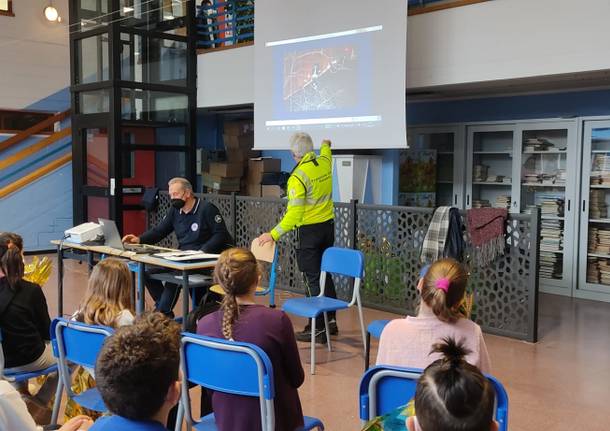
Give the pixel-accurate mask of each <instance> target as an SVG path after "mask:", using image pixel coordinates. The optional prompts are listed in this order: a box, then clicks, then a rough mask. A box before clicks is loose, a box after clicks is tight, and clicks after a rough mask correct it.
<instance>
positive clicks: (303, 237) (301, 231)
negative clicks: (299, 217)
mask: <svg viewBox="0 0 610 431" xmlns="http://www.w3.org/2000/svg"><path fill="white" fill-rule="evenodd" d="M334 244H335V222H334V220H328V221H325V222H323V223H316V224H310V225H305V226H301V227H299V228H298V229H297V265H298V267H299V271H301V272H302V273H303V276H304V279H305V286H306V288H305V293H306V295H307V296H316V295H318V294H320V266H321V264H322V254H324V251H325V250H326V249H327V248H329V247H332V246H333V245H334ZM324 295H325V296H327V297H329V298H336V297H337V291H336V290H335V284H334V283H333V279H332V276H331V275H330V274H327V275H326V283H325V286H324ZM328 315H329V319H334V318H335V313H334V312H330V313H328ZM323 327H324V316H320V317H318V319H317V320H316V328H323Z"/></svg>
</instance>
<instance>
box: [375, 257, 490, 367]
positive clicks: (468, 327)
mask: <svg viewBox="0 0 610 431" xmlns="http://www.w3.org/2000/svg"><path fill="white" fill-rule="evenodd" d="M420 275H421V278H420V279H419V282H418V284H417V290H418V291H419V293H420V297H421V301H420V305H419V310H418V314H417V316H416V317H412V316H407V317H406V318H404V319H396V320H393V321H391V322H390V323H388V325H387V326H386V327H385V328H384V330H383V332H382V334H381V339H380V340H379V353H378V354H377V364H378V365H396V366H402V367H413V368H426V367H427V366H428V365H429V364H430V363H432V362H433V361H434V360H436V359H438V358H439V357H440V355H439V352H432V353H431V352H430V347H431V346H432V345H433V344H435V343H437V342H439V341H440V340H441V339H442V338H445V337H453V338H455V339H463V340H464V343H465V346H466V347H467V350H468V354H467V355H466V360H467V361H468V362H469V363H471V364H473V365H475V366H477V367H478V368H479V369H481V371H483V372H484V373H489V372H490V363H489V355H488V353H487V347H486V346H485V340H484V339H483V333H482V331H481V328H480V327H479V325H477V324H476V323H474V322H473V321H471V320H469V319H467V318H465V317H463V316H462V315H461V314H460V312H459V309H460V305H461V304H462V301H463V299H464V294H465V292H466V284H467V283H468V274H467V273H466V271H465V269H464V267H463V266H462V265H461V264H460V263H459V262H458V261H456V260H455V259H450V258H447V259H440V260H437V261H436V262H434V263H433V264H432V265H430V266H429V267H427V268H425V269H424V270H423V271H422V273H421V274H420Z"/></svg>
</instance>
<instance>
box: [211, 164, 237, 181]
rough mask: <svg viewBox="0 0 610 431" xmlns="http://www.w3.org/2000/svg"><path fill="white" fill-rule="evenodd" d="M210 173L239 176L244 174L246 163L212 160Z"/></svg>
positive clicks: (218, 175) (217, 175) (231, 176)
mask: <svg viewBox="0 0 610 431" xmlns="http://www.w3.org/2000/svg"><path fill="white" fill-rule="evenodd" d="M208 173H209V174H210V175H212V176H216V177H230V178H238V177H241V176H242V175H243V174H244V164H243V163H241V162H211V163H210V168H209V169H208Z"/></svg>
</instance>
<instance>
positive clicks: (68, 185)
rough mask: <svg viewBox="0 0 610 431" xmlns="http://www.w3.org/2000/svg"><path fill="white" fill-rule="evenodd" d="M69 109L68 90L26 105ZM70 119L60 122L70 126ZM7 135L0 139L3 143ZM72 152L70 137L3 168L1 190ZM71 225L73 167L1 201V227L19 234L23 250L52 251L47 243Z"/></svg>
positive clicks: (30, 141)
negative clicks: (23, 245)
mask: <svg viewBox="0 0 610 431" xmlns="http://www.w3.org/2000/svg"><path fill="white" fill-rule="evenodd" d="M69 108H70V91H69V89H68V88H66V89H63V90H60V91H58V92H57V93H54V94H51V95H50V96H48V97H45V98H44V99H41V100H39V101H38V102H36V103H33V104H31V105H30V106H27V107H26V108H25V109H28V110H39V111H50V112H63V111H65V110H67V109H69ZM69 126H70V120H69V119H67V120H65V121H63V122H62V128H64V127H69ZM6 138H8V136H3V137H0V140H4V139H6ZM40 139H41V138H40V137H32V138H30V139H27V140H26V141H25V142H22V143H20V144H19V145H17V146H16V147H14V148H11V149H9V150H7V151H5V152H3V153H2V156H1V157H2V158H5V157H7V156H8V155H9V154H13V153H15V152H17V151H20V150H22V149H24V148H27V147H28V146H30V145H32V144H33V143H35V142H37V141H39V140H40ZM69 152H71V137H66V138H64V139H61V140H60V141H58V142H56V143H54V144H53V145H51V146H50V147H49V148H46V149H45V150H43V151H40V152H38V153H36V154H35V155H34V156H32V157H29V158H28V159H27V160H25V161H23V162H20V163H19V164H18V165H15V166H12V167H10V168H8V169H5V170H3V171H2V173H1V174H0V187H1V186H3V185H6V184H8V183H10V182H13V181H15V180H16V179H18V178H20V177H22V176H23V175H26V174H27V173H28V172H31V171H33V170H35V169H36V168H39V167H41V166H44V165H46V164H47V163H49V162H50V161H51V160H54V159H56V158H57V157H59V156H61V155H63V154H66V153H69ZM71 226H72V164H67V165H65V166H62V167H61V168H59V169H57V170H55V171H53V172H51V173H49V174H48V175H45V176H44V177H42V178H40V179H39V180H37V181H35V182H34V183H32V184H29V185H27V186H26V187H24V188H22V189H21V190H18V191H17V192H15V193H13V194H11V195H9V196H7V197H5V198H4V199H0V228H1V229H2V230H6V231H12V232H17V233H19V234H20V235H21V236H22V237H23V239H24V243H25V249H26V251H33V250H44V249H50V248H52V247H51V245H50V244H49V241H50V240H52V239H60V238H61V237H62V236H63V232H64V231H65V230H66V229H68V228H69V227H71Z"/></svg>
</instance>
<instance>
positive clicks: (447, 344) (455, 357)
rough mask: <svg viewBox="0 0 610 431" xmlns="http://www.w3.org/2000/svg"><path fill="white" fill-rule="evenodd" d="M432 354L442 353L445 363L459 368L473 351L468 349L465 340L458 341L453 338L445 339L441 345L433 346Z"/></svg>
mask: <svg viewBox="0 0 610 431" xmlns="http://www.w3.org/2000/svg"><path fill="white" fill-rule="evenodd" d="M430 353H440V354H442V355H443V360H444V361H446V362H449V363H451V365H453V366H457V365H459V364H460V363H461V362H462V361H464V357H465V356H466V355H468V354H469V353H471V350H469V349H467V348H466V346H465V345H464V340H463V339H461V340H459V341H456V340H455V339H454V338H453V337H445V338H443V339H442V340H441V342H440V343H435V344H433V345H432V350H431V351H430Z"/></svg>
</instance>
